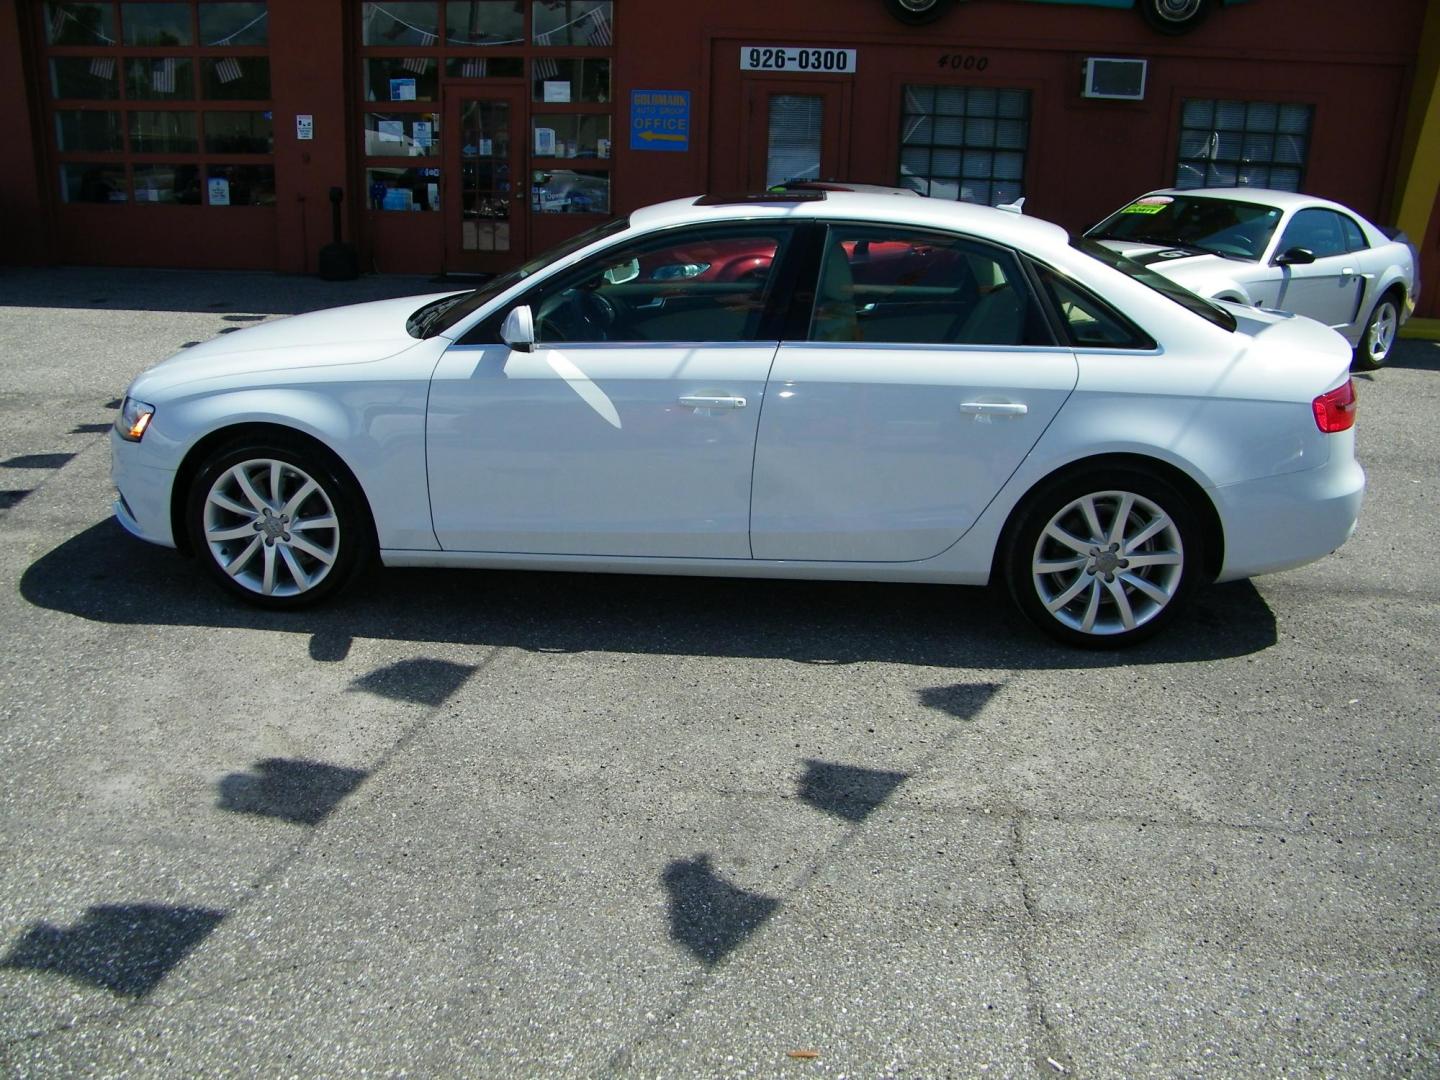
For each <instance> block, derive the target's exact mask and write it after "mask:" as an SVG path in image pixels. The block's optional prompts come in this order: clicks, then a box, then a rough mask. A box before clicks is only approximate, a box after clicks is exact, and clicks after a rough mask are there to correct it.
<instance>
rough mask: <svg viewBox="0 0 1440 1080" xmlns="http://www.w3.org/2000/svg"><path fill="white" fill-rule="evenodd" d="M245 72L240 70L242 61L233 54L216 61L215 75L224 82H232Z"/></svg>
mask: <svg viewBox="0 0 1440 1080" xmlns="http://www.w3.org/2000/svg"><path fill="white" fill-rule="evenodd" d="M243 74H244V73H243V72H242V71H241V70H240V61H239V60H236V59H235V57H233V56H227V57H225V59H223V60H217V61H215V77H216V78H217V79H219V80H220V81H221V82H222V83H232V82H234V81H235V80H236V79H238V78H240V77H241V76H242V75H243Z"/></svg>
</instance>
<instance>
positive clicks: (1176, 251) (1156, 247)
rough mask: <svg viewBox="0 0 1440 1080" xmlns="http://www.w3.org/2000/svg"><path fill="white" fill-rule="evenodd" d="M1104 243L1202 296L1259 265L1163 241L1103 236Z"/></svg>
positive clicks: (1112, 249) (1214, 291) (1213, 291)
mask: <svg viewBox="0 0 1440 1080" xmlns="http://www.w3.org/2000/svg"><path fill="white" fill-rule="evenodd" d="M1100 243H1102V244H1104V245H1105V246H1106V247H1108V248H1109V249H1110V250H1111V251H1118V252H1119V253H1120V254H1121V255H1124V256H1125V257H1126V258H1127V259H1131V260H1133V261H1134V262H1137V263H1139V264H1140V265H1141V266H1145V267H1148V268H1149V269H1151V270H1154V271H1155V272H1156V273H1157V274H1164V275H1165V276H1166V277H1168V278H1169V279H1170V280H1171V281H1175V282H1179V283H1180V284H1181V285H1184V286H1185V287H1186V288H1187V289H1189V290H1191V291H1192V292H1197V293H1199V294H1200V295H1201V296H1211V295H1213V294H1214V293H1216V292H1219V291H1220V290H1221V289H1222V288H1223V287H1224V286H1225V285H1227V284H1230V283H1233V282H1235V281H1236V280H1237V278H1238V276H1239V273H1240V271H1241V270H1243V269H1244V268H1246V267H1253V266H1254V265H1255V264H1254V263H1249V262H1239V261H1237V260H1235V259H1227V258H1225V257H1224V256H1221V255H1197V254H1195V253H1194V252H1191V251H1186V250H1184V249H1182V248H1174V247H1165V246H1163V245H1160V244H1138V243H1135V242H1134V241H1130V240H1101V241H1100Z"/></svg>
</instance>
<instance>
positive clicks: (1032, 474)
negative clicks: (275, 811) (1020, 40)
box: [112, 192, 1364, 645]
mask: <svg viewBox="0 0 1440 1080" xmlns="http://www.w3.org/2000/svg"><path fill="white" fill-rule="evenodd" d="M1349 362H1350V350H1349V348H1348V347H1347V345H1346V343H1345V342H1344V340H1343V339H1341V337H1340V336H1339V335H1338V334H1335V333H1334V332H1333V331H1331V330H1328V329H1326V328H1325V327H1323V326H1321V325H1319V324H1318V323H1316V322H1313V321H1311V320H1309V319H1301V318H1294V317H1291V316H1286V315H1280V314H1275V313H1271V312H1263V311H1259V310H1256V309H1254V308H1247V307H1241V306H1237V305H1216V304H1213V303H1211V302H1209V301H1206V300H1202V299H1200V298H1199V297H1196V296H1194V295H1192V294H1190V293H1188V292H1186V291H1185V290H1183V289H1179V288H1177V287H1176V286H1175V285H1174V284H1173V283H1171V282H1170V281H1168V280H1167V279H1165V278H1162V277H1159V276H1158V275H1156V274H1154V273H1152V272H1150V271H1148V270H1146V269H1145V268H1143V267H1140V266H1137V265H1135V264H1133V263H1130V262H1129V261H1128V260H1125V259H1123V258H1121V257H1120V256H1118V255H1116V254H1115V253H1113V252H1111V251H1110V250H1108V249H1107V248H1105V247H1103V246H1100V245H1098V244H1094V243H1091V242H1089V241H1084V240H1072V239H1071V238H1070V237H1068V236H1067V235H1066V234H1065V232H1064V231H1062V230H1061V229H1060V228H1058V227H1056V226H1054V225H1051V224H1048V223H1046V222H1043V221H1037V220H1035V219H1033V218H1023V217H1019V216H1017V215H1015V214H1010V213H1004V212H1001V211H996V210H990V209H988V208H984V207H975V206H968V205H960V204H955V203H942V202H937V201H932V200H929V199H896V198H893V197H891V196H884V195H867V194H855V193H848V192H790V193H778V194H770V195H766V196H763V197H757V196H747V197H739V198H737V199H734V200H726V199H723V198H704V199H698V200H697V199H694V198H690V199H682V200H678V201H675V202H669V203H664V204H661V205H658V206H652V207H648V208H646V209H644V210H640V211H637V212H636V213H635V214H633V215H631V216H630V217H629V218H628V219H621V220H617V221H614V222H611V223H609V224H607V225H604V226H602V227H600V228H598V229H596V230H593V231H592V232H590V233H588V234H586V235H584V236H581V237H578V238H577V239H575V240H574V241H572V242H571V243H569V244H566V245H565V246H564V247H562V248H560V249H558V250H555V251H552V252H550V253H548V254H547V255H545V256H542V257H541V258H539V259H537V260H535V261H533V262H531V263H529V264H527V265H526V266H523V267H521V268H519V269H517V270H515V271H513V272H511V273H510V274H508V275H506V276H504V277H502V278H499V279H497V280H495V281H493V282H491V283H489V284H488V285H487V286H485V287H484V288H482V289H480V290H478V291H475V292H470V293H459V294H446V295H436V296H429V297H412V298H409V299H404V300H388V301H382V302H379V303H371V304H362V305H357V306H355V307H348V308H340V309H336V310H332V311H322V312H317V313H314V314H310V315H302V316H298V317H295V318H290V319H284V320H280V321H276V322H272V323H267V324H263V325H260V326H256V327H254V328H251V329H247V330H244V331H241V332H239V333H235V334H230V335H227V336H224V337H221V338H218V339H216V340H214V341H211V342H208V343H206V344H203V345H199V346H197V347H194V348H192V349H190V350H188V351H186V352H183V353H181V354H179V355H177V356H174V357H172V358H171V359H169V360H167V361H165V362H164V363H162V364H159V365H158V366H156V367H154V368H152V369H151V370H149V371H147V372H145V373H144V374H142V375H141V376H140V377H139V378H137V379H136V380H135V382H134V383H133V384H132V385H131V386H130V388H129V390H128V391H127V393H126V396H125V399H124V402H123V404H122V407H121V413H120V416H119V418H118V419H117V422H116V426H115V432H114V436H113V439H112V445H113V474H114V480H115V485H116V488H117V494H118V497H117V499H116V502H115V513H116V515H117V517H118V518H119V520H120V522H121V524H122V525H124V527H125V528H126V529H128V530H129V531H130V532H132V533H134V534H135V535H136V536H139V537H142V538H143V539H146V540H150V541H153V542H155V543H157V544H165V545H170V546H178V547H181V548H182V549H188V550H190V551H192V552H194V553H195V554H196V555H197V556H198V557H199V559H200V560H201V562H202V563H203V565H204V566H205V567H206V569H207V570H208V572H209V573H210V574H211V575H213V577H214V578H215V579H216V580H217V581H219V582H220V583H221V584H222V585H223V586H225V587H227V588H228V589H230V590H231V591H232V592H234V593H236V594H238V595H239V596H241V597H244V598H245V599H248V600H250V601H253V602H255V603H258V604H261V605H264V606H267V607H272V608H289V607H295V606H299V605H301V604H305V603H308V602H312V601H315V600H318V599H320V598H321V597H323V596H325V595H327V594H329V593H331V592H332V591H334V590H335V589H337V588H339V587H340V586H342V585H344V584H345V583H346V582H347V581H349V580H350V579H352V578H354V577H355V576H356V574H357V573H358V572H359V571H360V570H361V568H362V567H363V566H364V565H366V563H367V562H368V561H369V560H370V558H371V557H372V556H375V555H377V554H378V557H379V559H380V561H381V562H383V563H384V564H386V565H390V566H466V567H511V568H530V569H537V570H579V571H611V572H632V573H659V574H702V575H744V576H755V577H767V576H768V577H791V578H830V579H852V580H869V581H927V582H944V583H951V584H968V585H983V584H986V583H987V582H989V581H991V580H992V578H993V579H996V580H998V581H1003V582H1004V583H1005V585H1006V586H1007V587H1008V590H1009V592H1010V594H1011V595H1012V596H1013V597H1014V600H1015V601H1016V602H1017V603H1018V605H1019V607H1020V608H1021V610H1022V611H1024V612H1025V614H1026V615H1028V616H1029V617H1030V618H1031V619H1032V620H1033V621H1034V622H1035V623H1036V624H1037V625H1038V626H1040V627H1041V628H1043V629H1045V630H1047V631H1048V632H1050V633H1052V634H1054V635H1055V636H1057V637H1059V638H1061V639H1062V640H1066V641H1070V642H1074V643H1079V644H1096V645H1103V644H1119V643H1123V642H1128V641H1133V640H1136V639H1138V638H1141V637H1143V636H1145V635H1147V634H1149V633H1152V632H1154V631H1155V630H1156V629H1158V628H1159V627H1160V626H1161V625H1163V624H1164V623H1165V622H1166V621H1167V620H1168V619H1169V618H1170V617H1171V616H1172V615H1173V614H1174V613H1175V611H1176V609H1177V608H1178V607H1179V606H1180V604H1181V603H1182V602H1183V600H1184V599H1185V597H1186V595H1187V593H1189V592H1190V590H1191V589H1192V588H1193V587H1195V586H1197V585H1198V584H1200V583H1201V582H1203V581H1206V580H1217V579H1218V580H1231V579H1235V578H1243V577H1247V576H1250V575H1254V574H1260V573H1264V572H1267V571H1273V570H1281V569H1285V568H1286V567H1291V566H1296V565H1299V564H1301V563H1305V562H1308V561H1311V560H1314V559H1317V558H1320V557H1322V556H1323V555H1325V554H1326V553H1327V552H1330V551H1332V550H1334V549H1335V548H1336V547H1338V546H1339V545H1340V544H1341V543H1343V542H1344V541H1345V539H1346V538H1347V537H1348V536H1349V535H1350V533H1351V531H1352V530H1353V528H1354V525H1355V519H1356V515H1357V514H1358V512H1359V509H1360V502H1361V497H1362V493H1363V489H1364V473H1363V472H1362V471H1361V469H1360V466H1359V465H1358V464H1357V463H1356V461H1355V453H1354V431H1353V424H1354V408H1355V398H1354V388H1353V384H1352V383H1351V381H1350V378H1349V375H1348V372H1347V368H1348V365H1349Z"/></svg>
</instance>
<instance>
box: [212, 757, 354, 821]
mask: <svg viewBox="0 0 1440 1080" xmlns="http://www.w3.org/2000/svg"><path fill="white" fill-rule="evenodd" d="M369 775H370V773H369V772H368V771H367V770H365V769H347V768H344V767H342V766H339V765H326V764H325V763H324V762H321V761H302V760H298V759H294V758H266V759H265V760H264V761H257V762H256V763H255V765H254V766H253V767H252V769H251V771H250V772H248V773H231V774H230V775H229V776H226V777H225V778H224V779H222V780H221V781H220V783H219V784H218V785H216V786H217V788H218V789H219V792H220V799H219V802H218V803H217V804H216V805H217V806H219V807H220V809H221V810H228V811H230V812H231V813H232V814H254V815H256V816H258V817H271V818H279V819H280V820H281V821H288V822H291V823H292V824H295V825H319V824H320V823H321V822H322V821H324V820H325V819H326V818H327V817H329V816H330V812H331V811H332V810H334V809H335V808H336V807H337V806H339V805H340V803H341V802H342V801H343V800H344V798H345V796H347V795H349V794H350V793H351V792H352V791H354V790H355V789H356V788H357V787H359V786H360V785H361V784H362V783H364V781H365V778H366V777H367V776H369Z"/></svg>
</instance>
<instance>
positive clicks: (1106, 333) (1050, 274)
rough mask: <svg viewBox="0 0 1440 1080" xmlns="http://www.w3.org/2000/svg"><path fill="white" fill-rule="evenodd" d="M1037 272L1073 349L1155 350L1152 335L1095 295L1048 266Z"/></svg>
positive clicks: (1036, 270)
mask: <svg viewBox="0 0 1440 1080" xmlns="http://www.w3.org/2000/svg"><path fill="white" fill-rule="evenodd" d="M1035 272H1036V276H1037V277H1039V279H1040V284H1041V286H1042V287H1043V288H1044V289H1045V292H1046V294H1047V295H1048V296H1049V298H1050V302H1051V303H1052V304H1054V305H1055V310H1056V311H1057V312H1058V313H1059V316H1060V323H1061V325H1062V326H1063V327H1064V330H1065V333H1066V335H1067V336H1068V337H1069V339H1070V344H1071V345H1073V346H1075V347H1076V348H1088V349H1153V348H1155V342H1154V340H1153V339H1152V338H1151V337H1150V335H1148V334H1146V333H1145V332H1144V331H1143V330H1141V329H1140V328H1139V327H1137V326H1136V325H1135V324H1134V323H1132V322H1131V321H1130V320H1129V319H1127V318H1125V317H1124V316H1123V315H1121V314H1120V313H1119V312H1117V311H1116V310H1115V309H1114V308H1112V307H1111V306H1110V305H1109V304H1107V303H1105V302H1104V301H1103V300H1101V299H1099V298H1098V297H1096V296H1095V295H1094V294H1093V293H1091V292H1088V291H1086V290H1085V289H1082V288H1081V287H1080V286H1079V285H1077V284H1075V282H1073V281H1071V280H1070V279H1069V278H1067V277H1064V276H1062V275H1061V274H1058V273H1056V272H1055V271H1054V270H1051V269H1050V268H1049V267H1048V266H1037V267H1036V268H1035Z"/></svg>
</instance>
